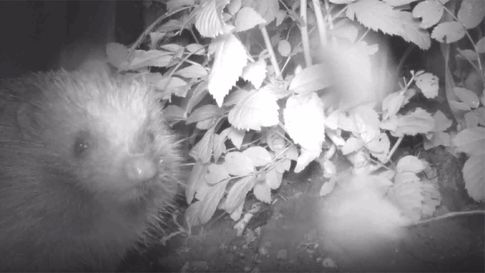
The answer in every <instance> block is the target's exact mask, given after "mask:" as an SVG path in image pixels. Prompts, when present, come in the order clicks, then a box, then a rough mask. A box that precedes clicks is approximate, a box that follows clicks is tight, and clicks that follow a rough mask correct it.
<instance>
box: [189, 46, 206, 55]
mask: <svg viewBox="0 0 485 273" xmlns="http://www.w3.org/2000/svg"><path fill="white" fill-rule="evenodd" d="M185 49H186V50H187V51H188V52H189V53H190V54H194V55H206V54H207V53H206V52H205V47H204V46H203V45H201V44H188V45H187V46H185Z"/></svg>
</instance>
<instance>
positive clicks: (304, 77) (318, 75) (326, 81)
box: [288, 65, 331, 94]
mask: <svg viewBox="0 0 485 273" xmlns="http://www.w3.org/2000/svg"><path fill="white" fill-rule="evenodd" d="M325 71H326V67H325V66H324V65H312V66H309V67H307V68H305V69H303V70H302V71H300V73H298V74H296V75H295V77H294V78H293V80H291V82H290V87H289V88H288V89H289V90H291V91H294V92H296V93H299V94H306V93H310V92H313V91H318V90H320V89H323V88H325V87H328V86H330V84H331V80H330V78H329V75H330V74H329V73H325Z"/></svg>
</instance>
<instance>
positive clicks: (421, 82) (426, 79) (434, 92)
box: [414, 73, 440, 99]
mask: <svg viewBox="0 0 485 273" xmlns="http://www.w3.org/2000/svg"><path fill="white" fill-rule="evenodd" d="M414 81H415V82H416V85H417V86H418V87H419V89H421V92H422V93H423V95H424V96H425V97H426V98H428V99H433V98H436V97H437V96H438V90H439V87H440V86H439V84H438V77H436V76H435V75H433V74H431V73H422V74H420V75H417V76H416V78H415V79H414Z"/></svg>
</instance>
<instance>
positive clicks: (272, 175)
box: [265, 168, 283, 190]
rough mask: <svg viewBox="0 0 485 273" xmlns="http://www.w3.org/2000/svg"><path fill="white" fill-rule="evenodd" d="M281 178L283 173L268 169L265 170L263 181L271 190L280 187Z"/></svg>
mask: <svg viewBox="0 0 485 273" xmlns="http://www.w3.org/2000/svg"><path fill="white" fill-rule="evenodd" d="M282 180H283V173H282V172H279V171H278V170H276V168H275V169H270V170H268V171H267V172H266V176H265V182H266V184H267V185H268V186H269V187H270V188H271V189H273V190H276V189H278V188H279V187H280V185H281V181H282Z"/></svg>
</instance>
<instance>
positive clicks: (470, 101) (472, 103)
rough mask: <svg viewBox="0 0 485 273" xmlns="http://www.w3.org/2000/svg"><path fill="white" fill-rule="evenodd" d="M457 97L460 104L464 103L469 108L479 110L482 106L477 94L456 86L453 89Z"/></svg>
mask: <svg viewBox="0 0 485 273" xmlns="http://www.w3.org/2000/svg"><path fill="white" fill-rule="evenodd" d="M453 91H454V92H455V95H456V96H457V97H458V99H459V101H460V102H463V103H464V104H465V105H466V106H468V107H469V108H477V107H478V106H479V105H480V99H479V98H478V96H477V94H475V92H473V91H471V90H468V89H466V88H463V87H458V86H455V87H454V88H453Z"/></svg>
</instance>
